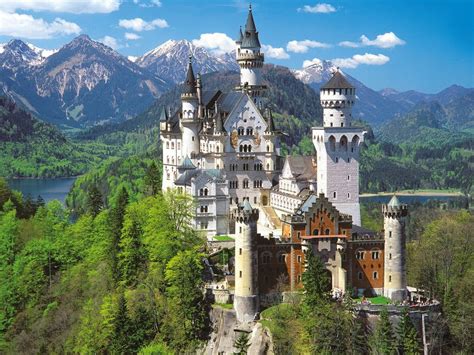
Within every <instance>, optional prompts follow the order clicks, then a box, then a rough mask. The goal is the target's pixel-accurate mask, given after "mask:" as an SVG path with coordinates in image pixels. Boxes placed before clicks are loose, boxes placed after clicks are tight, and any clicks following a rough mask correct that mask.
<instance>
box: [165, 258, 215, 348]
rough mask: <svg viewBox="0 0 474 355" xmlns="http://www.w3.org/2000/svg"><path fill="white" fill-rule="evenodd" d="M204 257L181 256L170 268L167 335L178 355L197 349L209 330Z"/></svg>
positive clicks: (175, 259) (167, 274)
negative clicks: (203, 276) (204, 287)
mask: <svg viewBox="0 0 474 355" xmlns="http://www.w3.org/2000/svg"><path fill="white" fill-rule="evenodd" d="M202 258H203V254H201V253H199V252H197V250H186V251H182V252H179V253H178V254H177V255H176V256H175V257H173V258H172V259H171V260H170V261H169V263H168V265H167V266H166V272H165V276H166V281H167V282H168V287H167V289H166V293H167V295H168V306H167V310H168V314H167V322H166V334H167V337H168V339H169V341H170V343H171V344H172V346H173V348H175V349H176V350H177V351H178V352H180V351H184V350H185V349H195V348H196V347H197V346H198V344H199V342H200V341H201V340H202V339H203V337H204V334H205V332H204V330H205V329H206V327H207V326H208V313H207V309H206V302H205V298H204V295H203V292H202V288H203V280H202V271H203V263H202Z"/></svg>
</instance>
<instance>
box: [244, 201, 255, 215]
mask: <svg viewBox="0 0 474 355" xmlns="http://www.w3.org/2000/svg"><path fill="white" fill-rule="evenodd" d="M242 210H243V211H244V212H246V213H252V212H253V208H252V205H251V204H250V202H249V200H245V201H244V203H243V204H242Z"/></svg>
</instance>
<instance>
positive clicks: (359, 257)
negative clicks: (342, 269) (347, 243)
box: [356, 250, 365, 260]
mask: <svg viewBox="0 0 474 355" xmlns="http://www.w3.org/2000/svg"><path fill="white" fill-rule="evenodd" d="M364 254H365V252H364V251H362V250H358V251H356V259H357V260H364Z"/></svg>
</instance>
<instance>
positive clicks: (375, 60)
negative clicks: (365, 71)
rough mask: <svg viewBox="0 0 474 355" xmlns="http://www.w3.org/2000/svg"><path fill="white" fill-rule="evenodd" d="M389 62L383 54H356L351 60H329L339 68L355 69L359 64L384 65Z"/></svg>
mask: <svg viewBox="0 0 474 355" xmlns="http://www.w3.org/2000/svg"><path fill="white" fill-rule="evenodd" d="M389 61H390V58H389V57H387V56H386V55H383V54H371V53H365V54H356V55H354V56H352V57H351V58H336V59H331V62H332V63H333V64H334V65H335V66H337V67H341V68H351V69H354V68H357V67H358V66H359V65H360V64H365V65H384V64H386V63H388V62H389Z"/></svg>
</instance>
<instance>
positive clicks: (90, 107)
mask: <svg viewBox="0 0 474 355" xmlns="http://www.w3.org/2000/svg"><path fill="white" fill-rule="evenodd" d="M8 47H9V48H8V50H4V52H3V53H2V54H0V63H3V66H2V67H1V68H0V88H2V89H3V91H4V92H6V93H7V94H8V95H10V96H11V97H14V98H15V99H16V101H17V102H19V103H21V104H23V105H24V106H25V107H27V108H28V109H29V110H31V111H33V112H35V113H36V114H38V115H39V116H40V117H41V118H43V119H44V120H47V121H50V122H54V123H56V124H66V125H73V126H74V125H75V126H77V125H79V126H82V125H92V124H97V123H100V122H104V121H109V120H120V119H126V118H129V117H132V116H134V115H136V114H137V113H140V112H142V111H143V110H145V109H146V108H147V107H148V106H149V105H150V104H151V103H152V102H153V100H154V99H155V98H156V97H158V96H159V95H160V94H161V93H163V92H164V91H165V90H167V89H168V88H169V84H168V83H167V82H166V81H164V80H162V79H160V78H158V77H156V76H155V75H153V74H151V73H150V72H148V71H147V70H146V69H143V68H141V67H139V66H138V65H136V64H134V63H132V62H131V61H129V60H128V59H127V58H125V57H124V56H122V55H120V54H119V53H117V52H115V51H114V50H113V49H112V48H110V47H107V46H106V45H104V44H102V43H100V42H96V41H93V40H92V39H90V38H89V37H88V36H86V35H81V36H79V37H76V38H75V39H74V40H72V41H71V42H69V43H68V44H66V45H64V46H63V47H62V48H60V49H59V50H58V51H57V52H55V53H53V54H50V55H49V56H47V57H46V58H44V59H42V61H41V63H39V64H37V61H39V60H41V58H42V57H41V56H42V55H43V57H44V55H45V54H46V53H45V52H44V51H41V50H35V49H32V48H30V47H29V46H28V45H27V44H26V43H24V42H22V41H20V40H14V41H11V42H9V44H8ZM2 59H3V60H2ZM5 59H6V61H4V60H5ZM33 63H34V64H33Z"/></svg>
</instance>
